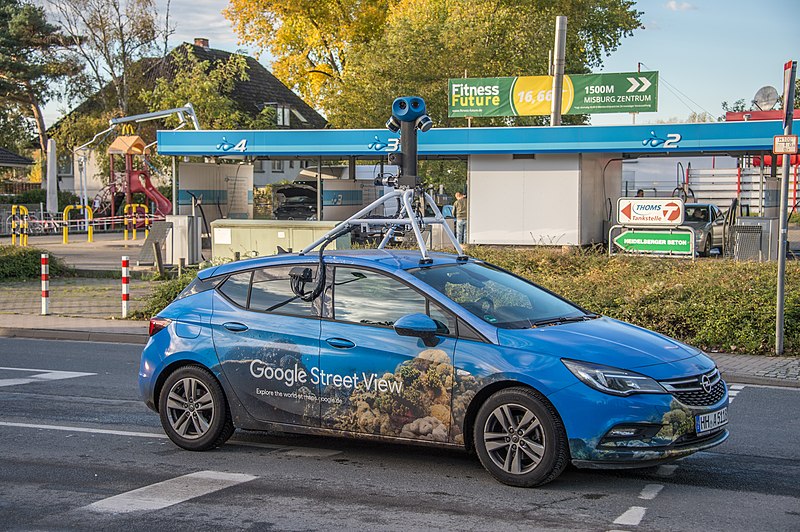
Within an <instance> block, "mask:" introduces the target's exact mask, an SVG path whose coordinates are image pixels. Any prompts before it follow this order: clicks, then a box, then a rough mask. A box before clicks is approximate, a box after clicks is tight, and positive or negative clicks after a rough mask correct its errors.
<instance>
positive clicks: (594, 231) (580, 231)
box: [467, 128, 622, 246]
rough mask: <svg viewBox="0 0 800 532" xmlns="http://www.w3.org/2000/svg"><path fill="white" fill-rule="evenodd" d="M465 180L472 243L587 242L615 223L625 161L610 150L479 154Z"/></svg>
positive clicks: (600, 238) (471, 160) (602, 238)
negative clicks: (613, 217) (601, 151)
mask: <svg viewBox="0 0 800 532" xmlns="http://www.w3.org/2000/svg"><path fill="white" fill-rule="evenodd" d="M555 129H560V128H555ZM563 129H565V130H566V129H567V128H563ZM576 130H577V129H576ZM467 179H468V186H467V188H468V191H469V193H468V195H467V202H468V210H469V214H468V217H467V220H468V221H467V242H468V243H469V244H506V245H529V246H563V245H569V246H583V245H588V244H593V243H597V242H604V241H605V239H606V237H607V235H608V229H609V227H610V226H611V225H613V219H612V218H611V210H610V209H611V207H610V206H612V205H616V204H617V198H619V196H620V187H621V182H622V163H621V158H620V154H610V153H605V154H604V153H596V154H595V153H592V154H580V153H563V154H538V153H537V154H476V155H470V156H469V171H468V178H467Z"/></svg>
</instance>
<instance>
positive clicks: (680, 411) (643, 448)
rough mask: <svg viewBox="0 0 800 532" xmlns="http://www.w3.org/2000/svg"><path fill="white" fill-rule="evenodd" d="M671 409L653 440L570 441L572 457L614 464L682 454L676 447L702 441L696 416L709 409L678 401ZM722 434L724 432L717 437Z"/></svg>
mask: <svg viewBox="0 0 800 532" xmlns="http://www.w3.org/2000/svg"><path fill="white" fill-rule="evenodd" d="M669 408H670V409H669V410H668V411H667V412H665V413H664V414H663V415H662V416H661V419H660V421H659V423H658V424H660V425H661V428H660V429H659V430H658V432H656V433H655V434H654V435H653V436H651V437H647V438H643V439H638V440H637V439H626V440H622V441H601V438H591V439H582V438H570V440H569V448H570V454H571V456H572V458H573V459H574V460H610V461H613V460H615V459H619V460H623V459H624V460H626V461H629V460H634V461H635V460H653V459H654V458H655V459H657V458H659V457H660V458H667V457H669V456H671V455H673V454H675V453H676V451H677V452H679V450H678V449H677V448H676V447H675V445H676V444H680V443H689V442H691V441H692V440H697V439H698V438H699V436H698V434H697V433H696V432H695V422H694V419H695V415H696V414H697V413H699V412H706V411H707V409H697V410H694V409H692V408H690V407H688V406H686V405H683V404H681V403H680V402H679V401H677V400H676V399H673V400H672V402H671V403H670V407H669ZM722 430H723V429H722V428H720V429H719V430H717V431H714V433H717V432H721V431H722ZM714 433H711V434H709V436H712V435H713V434H714ZM654 453H655V455H654Z"/></svg>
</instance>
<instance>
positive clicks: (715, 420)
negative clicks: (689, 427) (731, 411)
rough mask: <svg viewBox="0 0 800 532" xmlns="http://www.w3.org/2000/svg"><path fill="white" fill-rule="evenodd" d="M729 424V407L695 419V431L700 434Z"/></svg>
mask: <svg viewBox="0 0 800 532" xmlns="http://www.w3.org/2000/svg"><path fill="white" fill-rule="evenodd" d="M727 424H728V407H727V406H726V407H725V408H723V409H722V410H717V411H716V412H711V413H710V414H700V415H698V416H695V418H694V430H695V432H697V433H698V434H702V433H703V432H708V431H709V430H714V429H716V428H719V427H721V426H723V425H727Z"/></svg>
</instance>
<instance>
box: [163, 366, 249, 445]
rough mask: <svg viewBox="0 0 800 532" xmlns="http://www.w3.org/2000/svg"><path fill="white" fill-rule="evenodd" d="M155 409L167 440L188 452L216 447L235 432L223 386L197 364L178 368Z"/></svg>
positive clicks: (170, 377)
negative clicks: (157, 407)
mask: <svg viewBox="0 0 800 532" xmlns="http://www.w3.org/2000/svg"><path fill="white" fill-rule="evenodd" d="M158 411H159V414H160V416H161V425H162V426H163V427H164V432H166V433H167V436H169V439H170V440H172V441H173V442H174V443H175V444H176V445H178V446H179V447H183V448H184V449H187V450H190V451H206V450H208V449H214V448H215V447H219V446H220V445H222V444H223V443H225V442H226V441H227V440H228V438H230V437H231V435H232V434H233V431H234V427H233V421H232V420H231V414H230V411H229V409H228V403H227V401H226V400H225V393H224V392H223V391H222V387H221V386H220V384H219V382H217V379H215V378H214V376H213V375H212V374H211V373H210V372H209V371H208V370H206V369H204V368H201V367H198V366H185V367H182V368H179V369H178V370H176V371H175V372H173V373H172V374H171V375H170V376H169V377H168V378H167V380H166V382H165V383H164V386H162V388H161V394H160V396H159V409H158Z"/></svg>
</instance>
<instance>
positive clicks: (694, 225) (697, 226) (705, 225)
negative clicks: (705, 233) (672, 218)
mask: <svg viewBox="0 0 800 532" xmlns="http://www.w3.org/2000/svg"><path fill="white" fill-rule="evenodd" d="M683 225H686V226H688V227H691V228H693V229H708V226H709V225H711V222H683Z"/></svg>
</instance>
